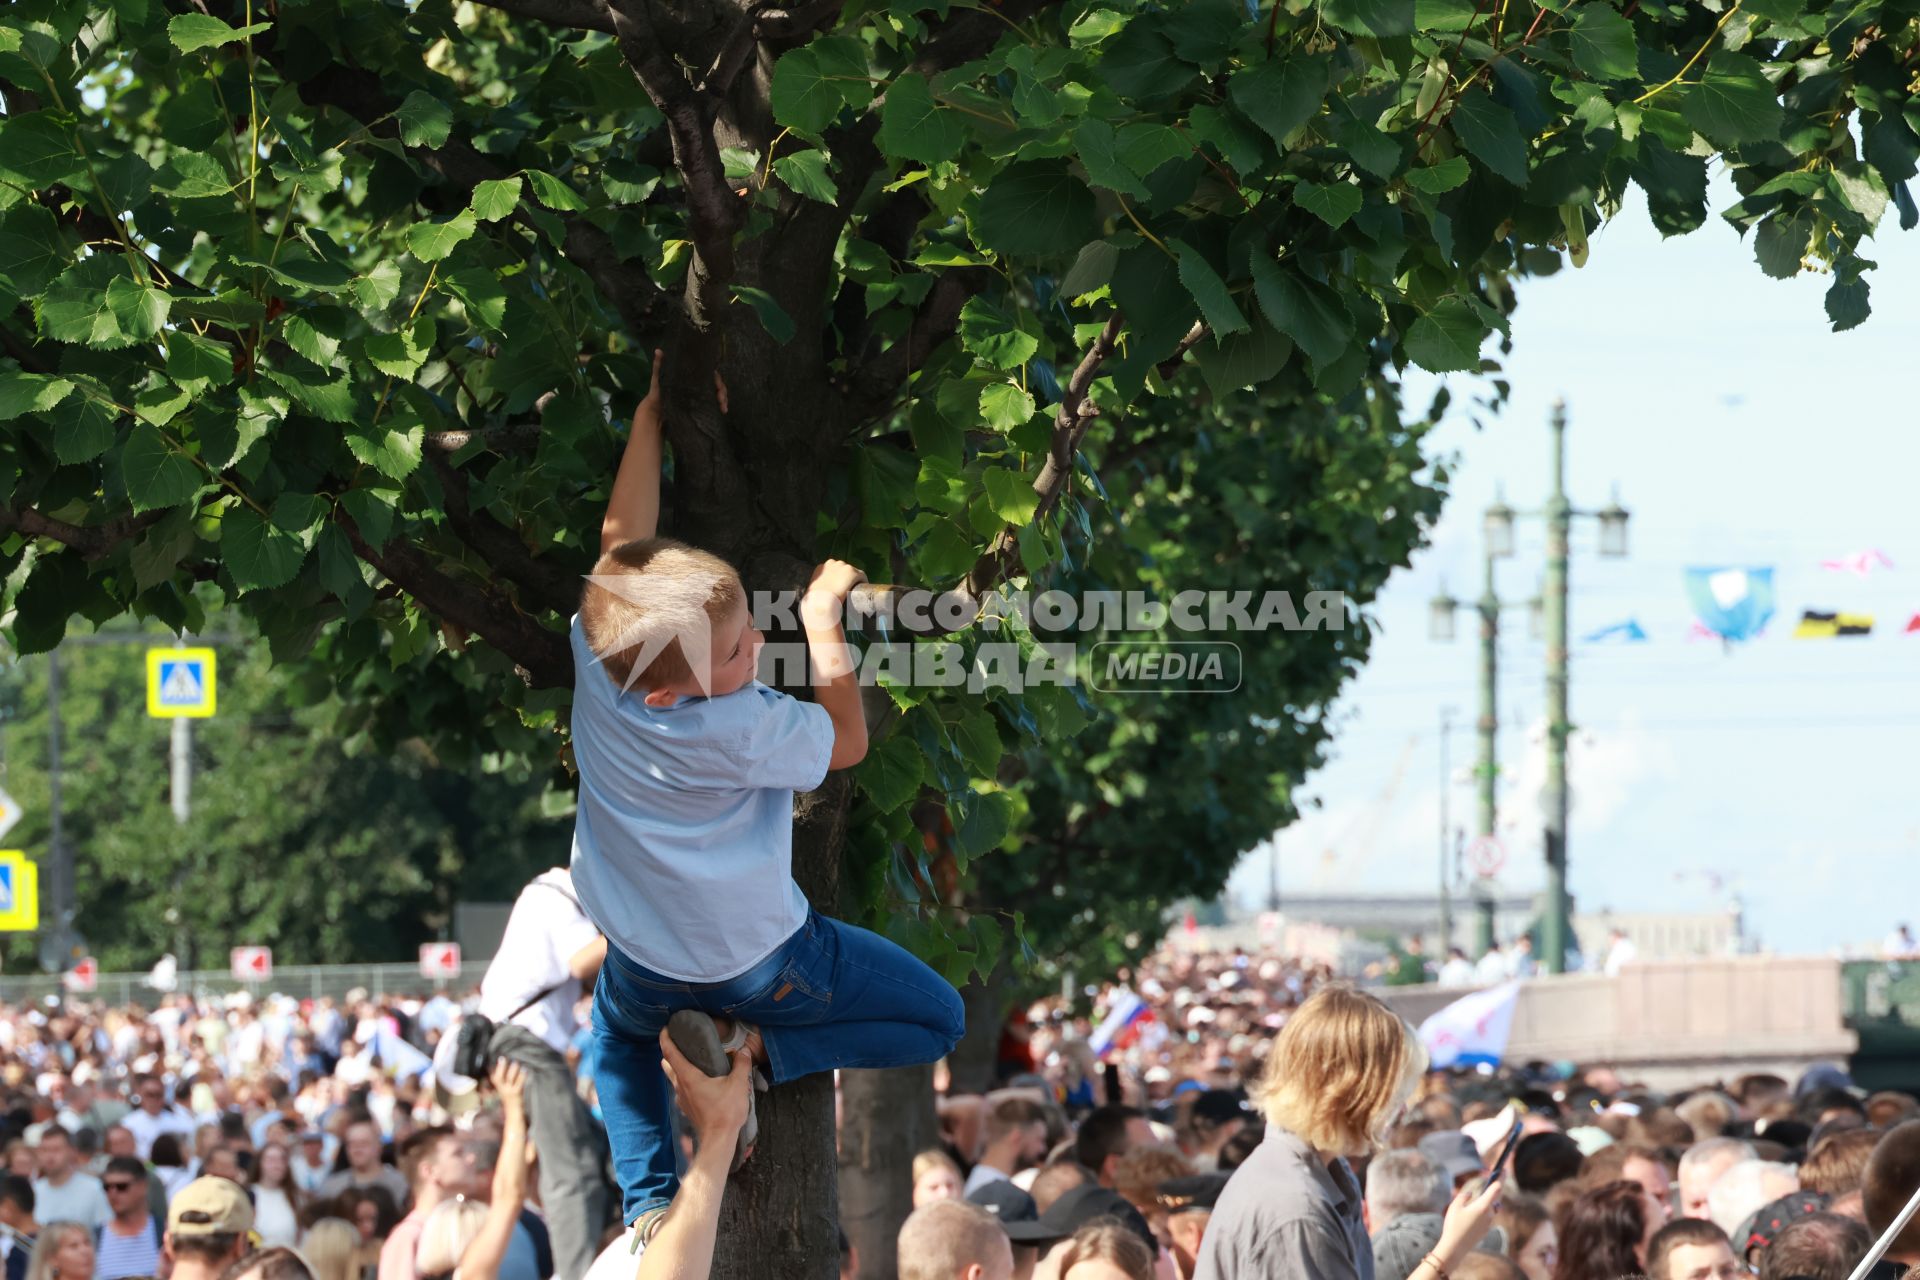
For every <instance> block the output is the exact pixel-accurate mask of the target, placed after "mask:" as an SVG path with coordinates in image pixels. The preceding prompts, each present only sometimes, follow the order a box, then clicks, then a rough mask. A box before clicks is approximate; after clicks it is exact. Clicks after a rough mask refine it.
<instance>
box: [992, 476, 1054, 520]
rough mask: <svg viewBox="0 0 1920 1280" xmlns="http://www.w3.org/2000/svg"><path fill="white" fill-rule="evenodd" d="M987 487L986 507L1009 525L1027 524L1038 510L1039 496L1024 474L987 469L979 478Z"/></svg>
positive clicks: (1030, 480)
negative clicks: (991, 509)
mask: <svg viewBox="0 0 1920 1280" xmlns="http://www.w3.org/2000/svg"><path fill="white" fill-rule="evenodd" d="M980 479H981V481H982V482H983V483H984V484H985V485H986V487H987V505H988V506H989V507H991V508H993V514H995V515H996V516H999V517H1000V518H1001V519H1002V520H1004V521H1006V522H1007V523H1008V524H1010V525H1014V526H1016V527H1017V526H1019V525H1023V524H1029V523H1031V522H1032V520H1033V515H1034V512H1036V511H1038V510H1039V509H1040V495H1039V494H1037V493H1035V492H1034V491H1033V481H1032V479H1030V478H1029V477H1028V476H1027V475H1026V473H1025V472H1021V471H1012V470H1009V469H1008V468H1006V467H988V468H987V469H986V471H985V472H984V473H983V474H982V475H981V477H980Z"/></svg>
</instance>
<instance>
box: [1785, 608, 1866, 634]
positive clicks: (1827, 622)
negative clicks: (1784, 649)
mask: <svg viewBox="0 0 1920 1280" xmlns="http://www.w3.org/2000/svg"><path fill="white" fill-rule="evenodd" d="M1872 634H1873V615H1872V614H1870V613H1822V612H1821V611H1820V610H1818V609H1803V610H1801V611H1800V625H1799V626H1797V627H1795V628H1794V629H1793V638H1794V639H1795V640H1832V639H1834V638H1835V637H1836V636H1870V635H1872Z"/></svg>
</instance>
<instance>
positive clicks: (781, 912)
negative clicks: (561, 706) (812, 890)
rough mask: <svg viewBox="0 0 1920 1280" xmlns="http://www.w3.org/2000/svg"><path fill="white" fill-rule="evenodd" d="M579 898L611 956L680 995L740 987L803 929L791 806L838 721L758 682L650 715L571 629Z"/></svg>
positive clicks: (826, 751) (820, 766) (815, 774)
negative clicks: (684, 989)
mask: <svg viewBox="0 0 1920 1280" xmlns="http://www.w3.org/2000/svg"><path fill="white" fill-rule="evenodd" d="M572 645H573V668H574V678H573V757H574V762H575V764H577V765H578V766H579V769H580V800H579V807H578V809H577V810H576V814H575V818H574V825H573V882H574V887H575V888H576V889H577V890H578V891H579V894H580V903H581V905H582V906H583V907H584V908H585V909H586V912H587V914H588V915H589V916H591V917H593V921H594V923H595V924H597V925H599V926H600V932H602V933H604V934H606V935H607V941H608V943H609V944H611V945H612V946H614V947H617V948H619V950H620V951H621V953H622V954H624V955H626V956H629V957H631V958H632V959H634V960H636V961H638V962H639V963H640V964H642V965H645V966H646V967H647V968H648V969H651V970H653V971H654V972H655V973H658V974H661V975H662V976H664V977H668V978H672V979H674V980H676V981H680V982H724V981H726V980H727V979H729V978H737V977H739V976H740V975H741V974H743V973H745V972H746V971H747V970H749V969H751V968H753V966H755V965H756V964H759V963H760V962H761V961H762V960H764V959H766V958H767V957H768V956H770V955H772V954H773V953H774V952H775V951H776V950H778V949H779V948H780V946H781V944H783V943H785V942H786V941H787V939H789V938H791V937H792V936H793V935H794V933H795V932H797V931H798V930H799V928H800V926H801V925H803V924H805V923H806V921H807V899H806V896H805V895H804V894H802V893H801V892H800V886H799V885H797V884H795V883H794V882H793V796H794V793H795V792H797V791H811V790H813V789H814V788H815V787H817V786H819V785H820V783H821V782H822V781H823V780H824V779H825V778H826V776H827V765H828V763H829V762H830V761H831V759H832V756H833V738H834V735H833V721H832V719H831V718H830V717H829V716H828V715H827V712H826V709H825V708H823V707H821V706H820V705H819V704H817V703H812V702H800V701H798V700H796V699H794V698H790V697H788V696H787V695H786V694H784V693H778V692H775V691H774V690H772V689H769V688H767V686H765V685H763V684H760V683H759V682H758V681H756V682H754V683H752V684H749V685H747V686H745V687H744V688H741V689H737V690H735V691H734V692H732V693H729V694H724V695H722V696H720V697H717V698H683V699H681V700H680V701H678V702H676V703H674V704H673V705H672V706H670V707H650V706H648V705H647V704H646V702H645V700H644V699H645V694H644V693H643V692H642V691H640V690H638V689H631V690H628V691H626V692H624V693H623V692H622V691H621V689H620V686H619V685H617V684H615V683H614V681H613V677H612V676H611V675H609V674H608V672H607V669H606V667H604V666H603V665H602V664H601V662H600V660H599V658H597V657H596V656H595V655H594V653H593V650H592V649H591V648H589V647H588V645H587V638H586V634H585V632H584V631H583V630H582V629H581V626H580V620H579V618H578V617H576V618H575V619H574V620H573V627H572Z"/></svg>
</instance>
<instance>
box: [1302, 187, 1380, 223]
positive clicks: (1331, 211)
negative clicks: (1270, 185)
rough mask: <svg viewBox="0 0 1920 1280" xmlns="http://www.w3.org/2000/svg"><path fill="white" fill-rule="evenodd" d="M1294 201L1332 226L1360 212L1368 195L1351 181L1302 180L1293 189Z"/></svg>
mask: <svg viewBox="0 0 1920 1280" xmlns="http://www.w3.org/2000/svg"><path fill="white" fill-rule="evenodd" d="M1293 202H1294V203H1295V204H1297V205H1299V206H1300V207H1301V208H1302V209H1305V210H1307V212H1309V213H1311V214H1313V215H1314V216H1315V217H1317V218H1319V219H1320V220H1321V221H1322V222H1324V223H1326V224H1327V225H1328V226H1330V227H1338V226H1340V225H1342V224H1343V223H1345V222H1346V220H1347V219H1348V218H1351V217H1352V216H1353V215H1354V214H1356V213H1358V212H1360V206H1361V205H1362V204H1365V203H1366V195H1365V194H1364V193H1363V192H1362V191H1361V190H1360V188H1359V187H1357V186H1355V185H1354V184H1353V183H1351V182H1327V183H1320V182H1302V183H1300V184H1299V185H1298V186H1296V187H1295V188H1294V189H1293Z"/></svg>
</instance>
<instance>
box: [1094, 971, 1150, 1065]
mask: <svg viewBox="0 0 1920 1280" xmlns="http://www.w3.org/2000/svg"><path fill="white" fill-rule="evenodd" d="M1152 1020H1153V1010H1152V1009H1151V1008H1149V1007H1148V1005H1147V1002H1146V1001H1145V1000H1142V999H1141V998H1140V997H1139V996H1137V995H1135V994H1134V993H1133V992H1131V991H1128V990H1126V989H1125V988H1124V987H1123V988H1121V989H1120V991H1118V992H1117V993H1115V996H1114V1001H1113V1007H1112V1008H1111V1009H1109V1010H1108V1011H1107V1016H1106V1020H1105V1021H1103V1022H1102V1023H1101V1024H1100V1025H1099V1026H1098V1027H1097V1028H1095V1029H1094V1033H1093V1034H1092V1035H1091V1036H1089V1037H1088V1038H1087V1047H1088V1048H1089V1049H1092V1050H1093V1056H1094V1057H1096V1058H1104V1057H1106V1056H1107V1054H1108V1053H1109V1052H1111V1051H1112V1050H1114V1049H1124V1048H1126V1047H1127V1045H1129V1044H1131V1043H1132V1042H1133V1039H1134V1037H1135V1036H1137V1035H1139V1034H1140V1033H1139V1031H1138V1029H1137V1028H1138V1027H1139V1026H1140V1024H1141V1023H1143V1022H1151V1021H1152Z"/></svg>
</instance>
